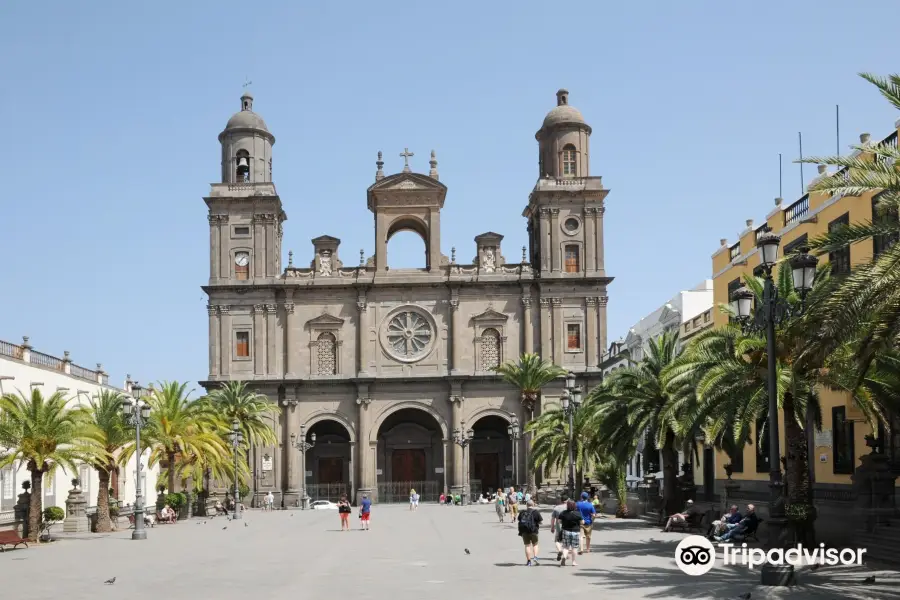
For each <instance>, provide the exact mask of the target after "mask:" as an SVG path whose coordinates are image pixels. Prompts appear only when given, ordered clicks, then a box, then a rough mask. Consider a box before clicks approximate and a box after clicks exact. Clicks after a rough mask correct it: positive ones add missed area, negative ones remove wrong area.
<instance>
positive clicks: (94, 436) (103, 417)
mask: <svg viewBox="0 0 900 600" xmlns="http://www.w3.org/2000/svg"><path fill="white" fill-rule="evenodd" d="M124 401H125V397H124V396H123V395H122V393H120V392H117V391H114V390H106V389H104V390H101V391H100V393H99V394H98V395H97V396H96V397H95V398H91V400H90V406H89V407H84V409H83V410H84V412H85V418H86V422H87V426H86V437H87V438H88V439H90V440H92V441H93V442H94V443H95V444H96V445H97V446H98V447H100V448H102V449H103V452H102V453H101V454H99V455H98V456H97V457H96V458H95V460H94V461H93V462H92V465H93V467H94V469H96V470H97V476H98V478H99V480H100V486H99V489H98V490H97V531H98V532H108V531H111V530H112V522H111V520H110V516H109V480H110V476H111V475H112V473H114V472H116V471H118V465H117V462H118V459H119V457H120V456H119V454H120V452H119V451H120V450H121V449H122V448H124V447H125V446H127V445H128V444H129V443H131V440H132V436H131V433H130V432H129V430H128V426H127V425H126V423H125V418H124V416H123V415H122V403H123V402H124ZM138 463H140V458H138Z"/></svg>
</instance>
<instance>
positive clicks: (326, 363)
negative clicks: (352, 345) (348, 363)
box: [316, 331, 337, 375]
mask: <svg viewBox="0 0 900 600" xmlns="http://www.w3.org/2000/svg"><path fill="white" fill-rule="evenodd" d="M336 350H337V338H335V337H334V334H333V333H331V332H329V331H325V332H322V333H320V334H319V337H318V339H316V353H317V357H316V358H317V359H318V368H317V370H316V375H336V374H337V352H336Z"/></svg>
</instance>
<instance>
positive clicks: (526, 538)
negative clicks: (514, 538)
mask: <svg viewBox="0 0 900 600" xmlns="http://www.w3.org/2000/svg"><path fill="white" fill-rule="evenodd" d="M518 518H519V535H520V536H521V537H522V543H523V544H524V545H525V560H526V561H528V562H526V563H525V565H526V566H528V567H536V566H538V553H539V552H540V550H539V549H538V530H539V529H540V527H541V522H542V521H543V520H544V518H543V517H542V516H541V513H540V512H538V510H537V509H536V508H535V507H534V501H533V500H532V501H531V502H529V503H528V504H526V505H525V510H523V511H522V512H521V513H519V517H518Z"/></svg>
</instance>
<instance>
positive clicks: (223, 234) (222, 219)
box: [219, 215, 231, 279]
mask: <svg viewBox="0 0 900 600" xmlns="http://www.w3.org/2000/svg"><path fill="white" fill-rule="evenodd" d="M228 233H229V232H228V215H219V278H220V279H231V253H230V252H229V248H228V246H229V245H230V244H229V243H228V241H229V240H231V236H230V235H228Z"/></svg>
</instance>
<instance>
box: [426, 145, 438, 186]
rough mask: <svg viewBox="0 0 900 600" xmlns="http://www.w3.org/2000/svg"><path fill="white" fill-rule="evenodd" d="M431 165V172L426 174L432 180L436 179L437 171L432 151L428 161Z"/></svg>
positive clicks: (435, 158)
mask: <svg viewBox="0 0 900 600" xmlns="http://www.w3.org/2000/svg"><path fill="white" fill-rule="evenodd" d="M429 164H430V165H431V170H430V171H429V172H428V176H429V177H431V178H432V179H438V170H437V157H436V156H435V154H434V150H432V151H431V161H429Z"/></svg>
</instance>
